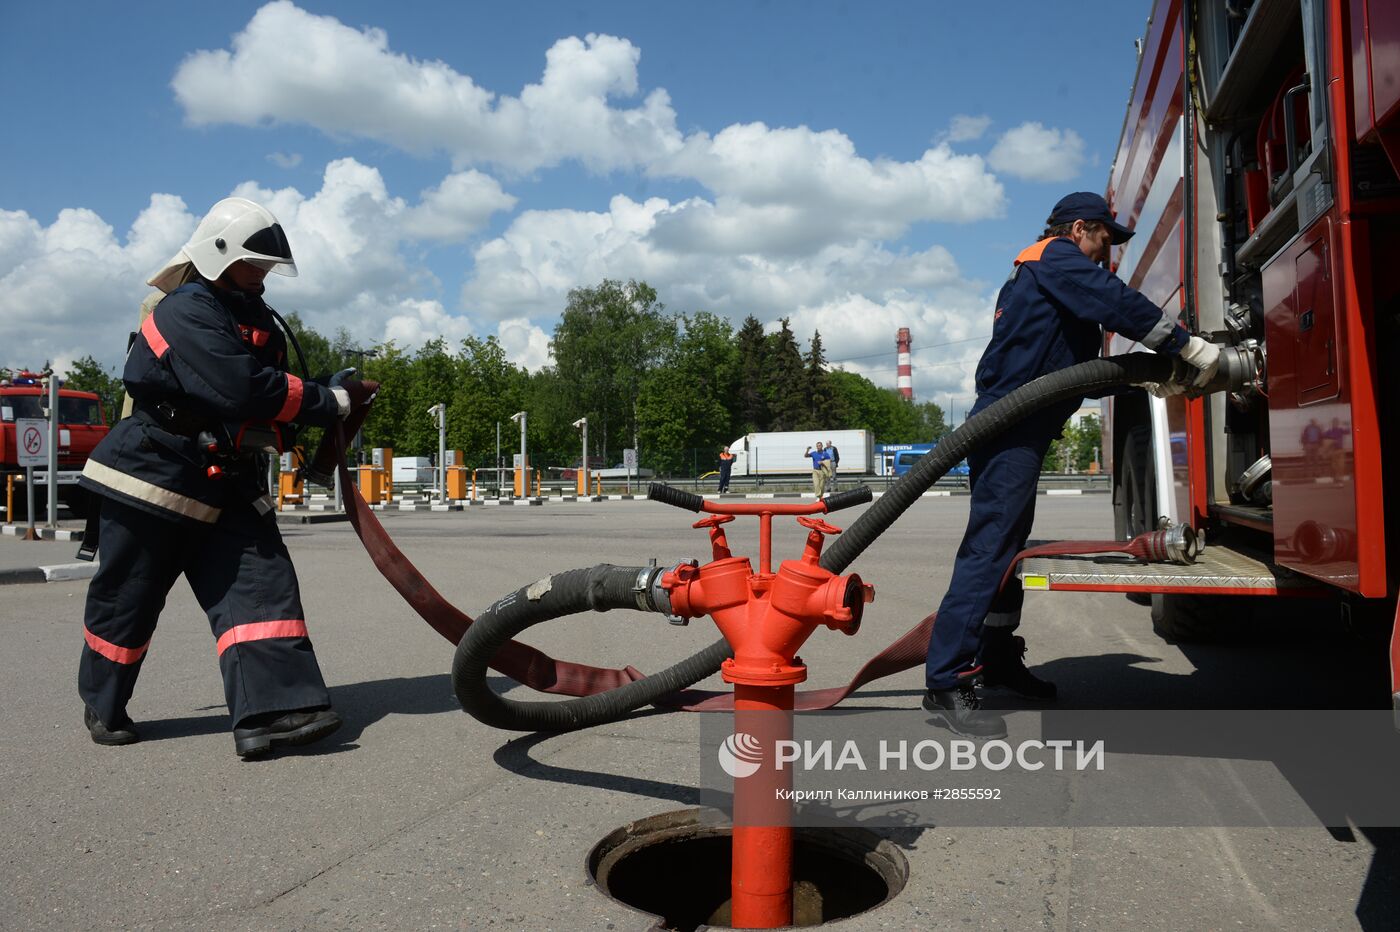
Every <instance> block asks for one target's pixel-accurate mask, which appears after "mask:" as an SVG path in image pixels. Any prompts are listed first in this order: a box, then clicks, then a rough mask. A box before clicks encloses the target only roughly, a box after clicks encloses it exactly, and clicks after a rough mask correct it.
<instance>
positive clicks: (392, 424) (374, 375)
mask: <svg viewBox="0 0 1400 932" xmlns="http://www.w3.org/2000/svg"><path fill="white" fill-rule="evenodd" d="M361 374H362V376H363V377H364V378H366V379H371V380H373V381H375V382H378V383H379V397H378V398H376V399H375V402H374V407H373V408H371V409H370V412H369V417H367V418H365V425H364V428H363V431H362V432H363V434H364V444H365V447H366V448H374V447H389V448H390V449H392V450H394V452H396V453H400V454H401V455H408V453H409V451H408V450H407V449H406V448H405V443H406V441H407V437H405V436H404V433H403V431H404V426H405V425H406V424H407V423H408V419H409V418H410V417H411V416H412V412H411V410H410V409H411V402H412V397H411V389H412V384H413V359H412V357H410V356H409V355H408V354H407V353H406V352H404V351H403V350H401V349H399V348H398V347H397V346H395V345H394V343H393V341H392V340H391V341H389V342H388V343H385V344H384V345H383V346H381V347H380V348H379V355H378V356H376V357H374V358H372V359H366V360H365V361H364V366H363V367H362V373H361Z"/></svg>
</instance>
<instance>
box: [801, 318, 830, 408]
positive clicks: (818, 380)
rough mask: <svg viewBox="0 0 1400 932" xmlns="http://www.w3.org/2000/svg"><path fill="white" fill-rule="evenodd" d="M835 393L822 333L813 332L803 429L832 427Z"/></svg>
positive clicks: (808, 362) (809, 352)
mask: <svg viewBox="0 0 1400 932" xmlns="http://www.w3.org/2000/svg"><path fill="white" fill-rule="evenodd" d="M832 399H833V393H832V390H831V383H830V381H829V379H828V378H827V372H826V353H825V352H824V350H823V349H822V335H821V331H819V330H813V331H812V343H811V349H810V350H809V351H808V352H807V403H808V406H809V407H808V411H807V419H806V421H805V422H804V423H803V424H802V427H803V429H809V430H810V429H821V428H823V427H832V426H833V425H834V424H835V423H836V421H835V417H834V416H835V414H836V412H835V411H834V410H833V406H832Z"/></svg>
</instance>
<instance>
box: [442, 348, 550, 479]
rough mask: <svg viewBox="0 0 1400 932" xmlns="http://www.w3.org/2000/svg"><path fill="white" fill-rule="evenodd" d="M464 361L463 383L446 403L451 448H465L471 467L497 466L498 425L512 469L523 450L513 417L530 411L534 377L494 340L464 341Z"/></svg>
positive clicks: (448, 443) (505, 455)
mask: <svg viewBox="0 0 1400 932" xmlns="http://www.w3.org/2000/svg"><path fill="white" fill-rule="evenodd" d="M459 360H460V369H459V373H458V380H457V383H456V384H455V385H454V386H453V392H452V397H451V398H450V399H449V400H448V403H447V445H448V447H449V448H450V449H456V450H461V451H462V452H463V455H464V456H465V458H466V461H467V463H468V464H470V465H472V466H478V467H486V466H490V467H494V466H496V465H497V463H496V426H497V425H498V424H499V425H500V426H501V451H502V453H501V455H502V458H503V459H504V460H505V462H504V464H503V465H507V466H508V465H509V464H510V461H511V460H510V455H511V454H512V453H513V452H515V449H516V447H517V446H519V440H518V437H519V429H518V428H517V427H516V425H515V424H513V423H511V420H510V416H511V415H512V414H514V413H515V412H517V411H520V410H523V409H527V401H526V397H527V389H528V387H529V382H530V377H529V376H528V375H527V374H526V373H525V370H523V369H521V368H520V367H518V366H515V365H513V364H512V363H511V362H510V361H509V360H507V359H506V354H505V350H504V349H503V348H502V347H501V344H500V343H499V342H497V340H496V338H495V337H488V338H487V339H485V340H478V339H476V338H475V337H469V338H467V339H465V340H463V341H462V346H461V351H460V353H459ZM526 428H527V430H529V429H530V428H529V424H528V423H527V425H526ZM530 432H531V433H533V431H530ZM527 439H528V437H527ZM531 458H532V459H534V458H535V457H534V455H533V454H532V456H531Z"/></svg>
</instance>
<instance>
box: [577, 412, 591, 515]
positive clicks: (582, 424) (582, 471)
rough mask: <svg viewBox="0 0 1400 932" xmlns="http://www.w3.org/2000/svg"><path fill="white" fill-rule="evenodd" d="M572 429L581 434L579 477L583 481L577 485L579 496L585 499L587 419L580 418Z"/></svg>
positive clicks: (586, 484)
mask: <svg viewBox="0 0 1400 932" xmlns="http://www.w3.org/2000/svg"><path fill="white" fill-rule="evenodd" d="M574 427H576V428H578V429H579V430H581V431H582V432H583V459H581V460H579V467H578V468H579V475H580V476H581V477H583V481H582V482H581V483H580V484H579V494H580V495H582V496H584V497H585V498H586V497H587V496H588V418H586V417H581V418H579V419H578V420H577V421H574Z"/></svg>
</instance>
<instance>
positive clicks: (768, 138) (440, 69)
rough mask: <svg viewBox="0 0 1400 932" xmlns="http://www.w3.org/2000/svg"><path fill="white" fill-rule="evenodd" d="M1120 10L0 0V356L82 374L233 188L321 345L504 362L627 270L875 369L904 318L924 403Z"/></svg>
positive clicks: (1102, 145)
mask: <svg viewBox="0 0 1400 932" xmlns="http://www.w3.org/2000/svg"><path fill="white" fill-rule="evenodd" d="M1148 6H1149V4H1148V3H1146V2H1141V3H1139V2H1137V0H1123V2H1100V3H1082V4H1060V3H1044V2H1041V3H1030V2H1001V3H996V4H964V3H951V2H948V3H942V2H938V3H935V2H925V3H874V4H854V3H841V4H817V3H807V4H800V3H786V2H769V3H745V4H741V3H708V4H704V5H700V4H658V3H647V4H642V3H618V2H613V3H599V4H583V3H581V4H565V3H533V4H514V5H507V4H499V3H494V4H480V3H455V4H448V3H428V2H406V3H401V4H395V5H392V6H391V5H388V4H382V3H350V2H336V3H319V2H311V0H301V2H297V3H293V2H291V0H279V2H274V3H269V4H255V3H233V2H225V3H221V4H201V5H194V6H191V5H186V4H174V3H168V2H150V3H141V4H123V5H120V6H119V5H117V4H113V3H96V2H93V3H65V2H56V3H52V4H44V5H40V4H17V3H10V4H5V5H4V6H3V7H0V87H3V88H4V89H5V93H4V94H3V95H0V116H3V121H4V122H3V125H4V126H5V130H6V131H5V141H4V143H3V145H0V319H3V320H4V321H5V330H6V338H5V339H3V340H0V366H24V365H29V366H33V365H38V364H41V363H43V362H44V361H45V359H52V360H54V361H55V362H56V363H58V364H59V365H63V364H65V363H66V362H67V361H69V360H72V359H74V358H76V357H78V356H81V355H84V354H88V353H90V354H92V355H94V356H96V357H97V358H99V359H101V360H103V361H105V362H108V363H109V364H111V365H116V364H117V363H118V362H119V360H120V358H121V354H122V352H123V350H124V348H125V333H126V331H127V330H129V329H131V327H132V326H133V322H134V319H135V314H136V308H137V306H138V305H139V303H140V301H141V299H142V297H143V296H144V295H145V294H146V293H147V292H148V290H149V289H148V288H147V287H146V286H145V285H144V284H143V282H144V280H145V278H146V277H147V276H149V275H150V274H151V273H152V272H154V271H155V269H156V268H158V267H159V266H160V264H161V263H162V262H163V261H164V260H165V259H166V258H168V257H169V256H170V255H171V254H173V253H174V251H175V250H176V249H177V248H179V246H180V245H181V244H182V243H183V242H184V240H185V238H186V237H187V236H188V235H189V233H190V232H191V231H192V230H193V227H194V225H195V223H196V222H197V221H198V219H199V217H200V216H202V215H203V213H204V212H205V211H206V210H207V209H208V207H209V206H210V205H211V204H212V203H213V202H214V201H216V200H218V199H219V198H221V197H225V196H228V195H229V194H231V193H235V192H237V193H241V194H244V195H247V196H252V197H254V198H255V199H259V200H263V201H264V202H266V203H267V204H268V205H269V206H270V207H271V208H272V209H273V211H274V212H275V213H277V214H278V216H279V218H280V219H281V220H282V221H283V223H284V225H285V226H286V227H287V231H288V235H289V237H290V239H291V243H292V247H293V251H294V253H295V254H296V257H297V260H298V264H299V266H300V268H301V274H300V276H299V277H298V278H296V279H294V280H289V279H285V278H274V279H272V281H271V283H270V286H271V287H270V290H269V294H268V299H269V301H270V303H272V304H273V305H274V306H275V307H277V308H278V309H279V310H282V311H283V312H284V313H285V312H291V311H296V312H298V313H300V314H301V315H302V316H303V317H304V318H305V319H307V320H308V321H309V322H311V323H312V324H313V325H315V326H316V327H317V328H318V329H321V330H322V331H323V332H328V333H329V332H334V331H335V330H336V329H337V328H341V327H343V328H345V329H346V330H347V331H349V332H350V333H351V334H352V335H353V336H354V338H355V339H357V340H360V341H366V342H371V341H383V340H386V339H393V340H396V341H397V342H398V343H400V344H401V345H414V344H416V343H417V342H420V341H421V340H423V339H427V338H431V337H434V336H445V337H447V338H448V339H449V340H453V341H455V340H457V339H460V338H462V337H464V336H467V335H476V336H480V337H485V336H488V335H496V336H498V337H499V338H500V339H501V340H502V342H503V343H504V345H505V346H506V347H507V350H508V352H510V353H511V355H512V357H513V358H514V359H516V360H517V361H518V362H520V363H522V364H525V365H528V366H530V367H532V368H534V367H538V366H541V365H545V364H547V363H548V338H549V334H550V332H551V331H552V329H553V326H554V323H555V321H556V320H557V317H558V314H559V311H560V310H561V309H562V307H563V304H564V298H565V295H566V293H567V290H568V288H570V287H573V286H577V285H585V286H586V285H593V284H596V283H597V282H598V281H600V280H601V279H602V278H604V277H608V278H621V279H626V278H639V279H645V280H647V281H648V282H650V283H651V284H652V285H653V286H655V287H656V288H657V289H658V291H659V292H660V294H661V297H662V300H663V301H664V302H665V303H666V304H667V305H668V307H670V308H671V309H673V310H677V311H682V312H690V311H697V310H709V311H713V312H715V313H719V314H723V315H726V316H729V317H730V318H732V319H733V320H734V321H735V322H736V323H737V322H738V321H739V320H741V319H742V318H743V316H744V315H746V314H749V313H752V314H754V315H755V316H757V317H758V318H759V319H760V320H763V321H764V322H765V323H769V324H775V322H776V321H777V319H778V318H780V317H783V316H787V317H790V318H791V320H792V324H793V327H794V329H795V330H796V331H797V332H798V335H799V337H800V339H802V340H803V341H804V342H805V340H806V339H807V338H808V337H810V335H811V332H812V330H813V328H819V329H820V330H821V332H822V335H823V339H824V341H825V343H826V345H827V348H828V355H829V356H830V357H831V358H832V359H833V360H841V361H843V362H841V363H840V364H841V365H843V366H845V367H846V368H850V369H852V370H854V371H859V372H862V373H864V374H866V375H867V376H869V377H870V378H871V379H872V380H874V381H876V382H877V383H878V384H886V385H889V386H891V387H893V385H894V345H893V342H894V331H895V329H896V328H897V327H899V326H909V327H910V328H911V329H912V330H913V335H914V344H915V355H914V364H915V380H914V384H915V393H916V396H917V397H920V398H924V399H933V400H936V401H938V402H939V403H940V404H945V405H946V404H947V403H948V402H949V400H950V399H951V401H952V406H953V408H954V410H958V409H960V408H962V407H966V406H967V405H968V404H969V403H970V395H971V388H972V369H973V365H974V364H975V361H976V358H977V356H978V354H979V353H980V351H981V347H982V341H981V338H982V337H984V335H985V334H986V333H987V329H988V323H987V321H988V314H989V310H990V303H991V300H992V297H993V295H994V294H995V291H996V288H997V286H998V285H999V283H1000V281H1001V279H1002V278H1004V276H1005V274H1006V270H1007V268H1008V265H1009V262H1010V259H1011V257H1012V256H1013V255H1014V254H1015V252H1016V251H1017V250H1019V249H1020V248H1021V247H1022V246H1024V245H1026V244H1027V243H1029V242H1030V241H1032V240H1033V239H1034V238H1035V236H1036V234H1038V233H1039V231H1040V228H1041V224H1042V221H1043V219H1044V217H1045V215H1046V214H1047V213H1048V210H1049V207H1050V205H1051V204H1053V202H1054V201H1055V200H1056V199H1057V198H1058V197H1059V196H1060V195H1061V194H1063V193H1065V192H1067V191H1070V190H1094V191H1102V190H1103V188H1104V186H1105V182H1106V178H1107V173H1108V170H1109V167H1110V163H1111V160H1112V157H1113V151H1114V148H1115V146H1116V143H1117V139H1118V134H1119V130H1120V128H1121V125H1122V120H1123V112H1124V109H1125V106H1126V103H1127V98H1128V93H1129V90H1130V88H1131V83H1132V79H1133V72H1134V70H1135V67H1136V58H1135V53H1134V48H1133V40H1134V39H1135V38H1137V37H1138V36H1140V35H1141V34H1142V32H1143V28H1144V24H1145V22H1146V19H1147V16H1148V13H1149V9H1148ZM941 344H948V345H941Z"/></svg>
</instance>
